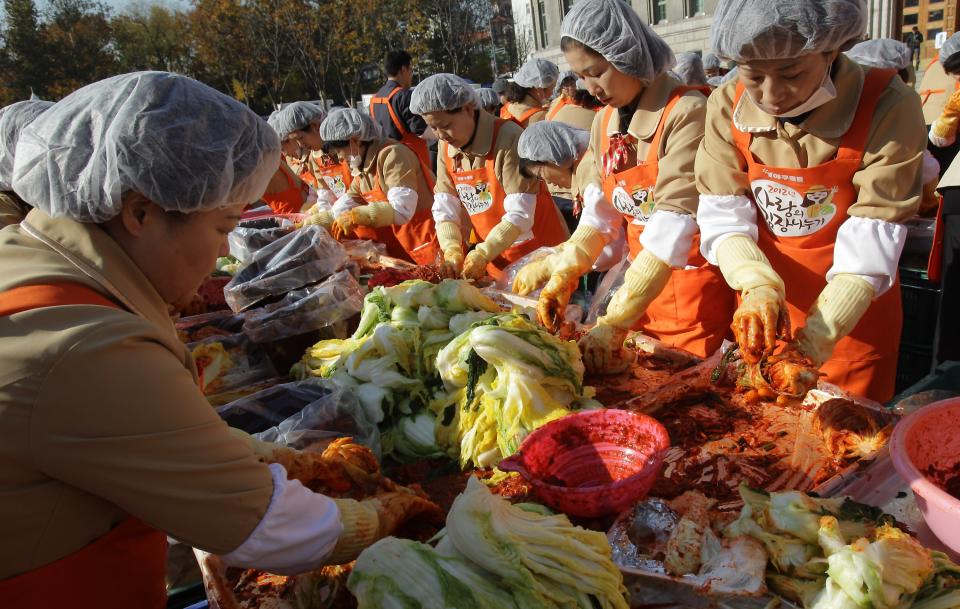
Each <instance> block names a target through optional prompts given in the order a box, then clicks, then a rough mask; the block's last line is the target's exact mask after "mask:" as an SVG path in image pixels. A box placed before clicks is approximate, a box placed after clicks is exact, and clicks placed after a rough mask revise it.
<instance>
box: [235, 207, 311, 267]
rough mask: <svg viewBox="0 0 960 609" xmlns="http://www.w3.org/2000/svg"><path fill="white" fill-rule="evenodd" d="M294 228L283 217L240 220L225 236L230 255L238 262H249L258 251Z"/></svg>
mask: <svg viewBox="0 0 960 609" xmlns="http://www.w3.org/2000/svg"><path fill="white" fill-rule="evenodd" d="M294 228H295V225H294V223H293V222H291V221H290V220H287V219H285V218H263V219H260V220H248V221H245V222H240V224H239V226H237V228H235V229H233V231H232V232H231V233H230V234H229V235H228V236H227V243H228V244H229V245H230V255H231V256H233V257H234V258H236V259H237V260H239V261H240V262H249V261H250V260H252V259H253V256H254V255H255V254H256V253H257V252H258V251H260V250H261V249H263V248H265V247H267V246H268V245H270V244H271V243H273V242H274V241H276V240H277V239H281V238H283V237H285V236H287V235H289V234H290V232H291V231H292V230H294Z"/></svg>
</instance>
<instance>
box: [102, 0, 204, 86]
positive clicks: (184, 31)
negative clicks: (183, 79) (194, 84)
mask: <svg viewBox="0 0 960 609" xmlns="http://www.w3.org/2000/svg"><path fill="white" fill-rule="evenodd" d="M110 26H111V29H112V30H113V44H114V50H115V52H116V55H117V64H118V69H119V70H120V71H121V72H131V71H135V70H166V71H168V72H178V73H180V74H186V75H193V67H194V66H193V64H194V58H193V49H192V48H191V31H190V19H189V17H188V15H187V14H186V13H185V12H183V11H178V10H172V9H170V8H167V7H166V6H163V5H161V4H150V5H147V4H137V5H133V6H131V7H130V8H129V9H127V10H126V11H125V12H124V13H123V14H120V15H117V16H116V17H114V18H113V20H112V21H111V23H110Z"/></svg>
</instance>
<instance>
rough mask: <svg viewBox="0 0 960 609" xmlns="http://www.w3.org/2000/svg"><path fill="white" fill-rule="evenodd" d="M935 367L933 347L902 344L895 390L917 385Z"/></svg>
mask: <svg viewBox="0 0 960 609" xmlns="http://www.w3.org/2000/svg"><path fill="white" fill-rule="evenodd" d="M932 369H933V349H932V348H918V347H913V346H910V345H900V353H899V354H898V358H897V380H896V386H895V387H894V391H895V392H896V393H900V392H902V391H904V390H905V389H907V388H908V387H910V386H912V385H915V384H916V383H918V382H919V381H920V380H921V379H923V378H924V377H926V376H927V375H928V374H930V371H931V370H932Z"/></svg>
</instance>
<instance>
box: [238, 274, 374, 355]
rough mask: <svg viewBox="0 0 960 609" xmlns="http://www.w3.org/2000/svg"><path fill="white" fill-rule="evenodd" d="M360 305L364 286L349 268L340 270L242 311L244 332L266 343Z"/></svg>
mask: <svg viewBox="0 0 960 609" xmlns="http://www.w3.org/2000/svg"><path fill="white" fill-rule="evenodd" d="M362 307H363V290H362V289H361V288H360V284H359V283H357V280H356V279H354V277H353V275H351V274H350V272H349V271H340V272H338V273H336V274H334V275H331V276H330V278H329V279H327V280H326V281H324V282H323V283H321V284H319V285H315V286H309V287H306V288H302V289H299V290H294V291H292V292H290V293H288V294H287V295H286V296H284V297H283V299H282V300H280V302H276V303H273V304H269V305H267V306H265V307H263V308H260V309H254V310H252V311H248V312H247V313H245V314H244V317H245V319H246V321H245V322H244V324H243V332H244V334H246V335H247V336H249V337H250V340H252V341H253V342H255V343H265V342H270V341H274V340H279V339H281V338H287V337H288V336H296V335H298V334H303V333H305V332H309V331H311V330H319V329H320V328H325V327H327V326H330V325H333V324H335V323H336V322H338V321H340V320H343V319H347V318H349V317H351V316H353V315H355V314H357V313H359V312H360V309H361V308H362Z"/></svg>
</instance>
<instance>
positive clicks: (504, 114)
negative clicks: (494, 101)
mask: <svg viewBox="0 0 960 609" xmlns="http://www.w3.org/2000/svg"><path fill="white" fill-rule="evenodd" d="M509 105H510V104H509V103H507V104H504V105H502V106H500V118H502V119H503V120H505V121H513V122H516V121H515V120H514V119H513V115H512V114H510V110H509V109H508V108H507V106H509Z"/></svg>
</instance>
